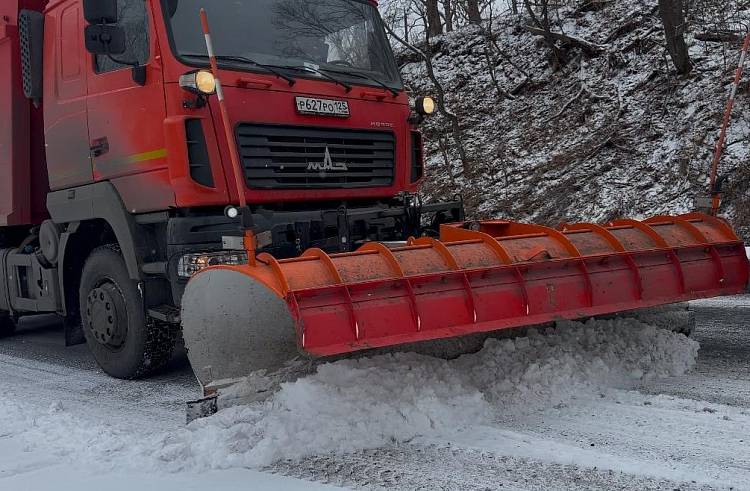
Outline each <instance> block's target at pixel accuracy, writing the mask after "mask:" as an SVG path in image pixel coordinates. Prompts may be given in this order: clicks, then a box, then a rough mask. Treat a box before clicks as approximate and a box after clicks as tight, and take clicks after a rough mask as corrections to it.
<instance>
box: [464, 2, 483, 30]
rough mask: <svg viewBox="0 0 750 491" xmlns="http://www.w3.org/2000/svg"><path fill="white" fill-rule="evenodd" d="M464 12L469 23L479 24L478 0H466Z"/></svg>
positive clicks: (480, 15) (480, 19)
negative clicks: (467, 16)
mask: <svg viewBox="0 0 750 491" xmlns="http://www.w3.org/2000/svg"><path fill="white" fill-rule="evenodd" d="M466 13H467V14H468V15H469V22H470V23H471V24H477V25H478V24H481V23H482V14H481V12H480V11H479V0H466Z"/></svg>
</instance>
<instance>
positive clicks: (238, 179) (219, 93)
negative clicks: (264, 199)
mask: <svg viewBox="0 0 750 491" xmlns="http://www.w3.org/2000/svg"><path fill="white" fill-rule="evenodd" d="M201 25H202V26H203V35H204V36H205V38H206V50H207V51H208V59H209V61H210V63H211V73H212V74H213V76H214V79H215V80H216V97H217V98H218V99H219V109H220V110H221V120H222V122H223V124H224V133H225V135H226V138H227V146H228V147H229V156H230V158H231V159H232V170H233V171H234V181H235V183H236V185H237V195H238V196H239V203H240V207H242V208H244V207H245V206H247V200H246V199H245V186H244V182H245V180H244V178H243V177H242V170H241V169H240V156H239V154H238V153H237V145H235V143H234V135H233V134H232V122H231V121H230V119H229V112H228V111H227V105H226V103H225V102H224V90H223V89H222V87H221V81H220V80H219V64H218V62H217V61H216V54H215V53H214V45H213V42H212V41H211V31H210V29H209V28H208V15H207V14H206V10H205V9H201Z"/></svg>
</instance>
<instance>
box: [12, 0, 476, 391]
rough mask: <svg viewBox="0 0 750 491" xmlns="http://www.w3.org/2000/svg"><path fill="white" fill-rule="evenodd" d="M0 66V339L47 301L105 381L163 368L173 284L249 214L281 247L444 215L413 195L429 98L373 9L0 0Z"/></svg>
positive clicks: (264, 240) (234, 257)
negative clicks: (203, 16) (416, 94)
mask: <svg viewBox="0 0 750 491" xmlns="http://www.w3.org/2000/svg"><path fill="white" fill-rule="evenodd" d="M201 8H205V9H206V11H207V15H208V19H209V22H210V25H211V30H212V35H213V48H214V51H215V53H216V58H217V62H218V73H213V72H211V71H210V70H209V67H210V66H209V57H208V52H207V49H206V39H205V37H204V35H203V32H202V29H201V22H200V17H199V11H200V9H201ZM0 62H2V63H3V65H4V66H8V67H10V70H9V71H7V72H6V73H5V74H3V75H0V79H2V80H0V82H2V83H1V84H0V85H2V87H3V88H2V89H0V90H2V91H3V92H2V93H0V108H2V109H3V111H2V113H3V114H2V115H0V148H1V149H3V150H2V152H0V154H2V155H0V176H2V177H4V179H0V196H2V197H1V198H0V271H1V272H2V279H1V280H0V326H1V327H0V333H2V332H4V333H6V334H7V333H9V332H11V331H12V329H13V326H14V325H15V322H16V321H17V319H18V318H19V317H21V316H24V315H31V314H35V313H45V312H56V313H58V314H59V315H61V316H62V317H63V318H64V319H65V326H66V327H65V331H66V340H67V341H68V343H70V344H75V343H78V342H83V341H84V340H85V342H87V343H88V345H89V347H90V348H91V350H92V352H93V354H94V356H95V358H96V359H97V361H98V362H99V364H100V365H101V366H102V368H103V369H104V370H105V371H106V372H107V373H109V374H111V375H113V376H116V377H121V378H133V377H138V376H142V375H144V374H146V373H149V372H150V371H152V370H154V369H156V368H158V367H160V366H161V365H163V364H164V363H165V361H166V360H168V359H169V356H170V354H171V351H172V347H173V346H174V343H175V341H176V339H177V338H178V337H179V306H180V300H181V297H182V292H183V290H184V287H185V284H186V282H187V280H188V279H189V278H190V277H191V275H193V274H194V273H196V272H197V271H200V270H201V269H202V268H204V267H206V266H209V265H214V264H236V263H238V262H242V261H246V260H247V253H245V252H244V251H241V250H235V249H233V248H232V247H228V246H227V244H228V243H230V242H231V241H228V240H227V238H228V237H232V236H233V235H237V233H238V232H241V230H242V228H243V227H247V226H248V223H251V224H252V227H253V230H254V232H255V233H256V236H257V237H259V241H258V251H257V252H268V253H271V254H272V255H274V256H275V257H279V258H284V257H294V256H296V255H299V254H300V253H301V252H302V251H304V250H305V249H307V248H310V247H317V248H320V249H323V250H325V251H327V252H347V251H351V250H353V249H355V248H357V247H358V246H359V245H361V244H363V243H365V242H367V241H372V240H378V241H402V240H405V239H406V238H408V237H409V236H412V235H414V236H417V235H422V234H426V233H431V230H432V229H434V227H435V226H436V225H437V224H439V223H441V222H445V221H455V220H459V219H462V210H461V205H460V203H458V202H456V203H446V204H439V205H431V206H426V205H425V206H423V205H421V203H420V201H419V200H418V198H417V195H416V193H417V191H418V189H419V186H420V184H421V181H422V179H423V177H424V171H423V151H422V139H421V134H420V132H419V128H418V126H419V123H420V122H421V120H422V118H423V117H424V116H425V115H426V114H428V113H429V112H431V110H432V105H431V101H430V100H429V99H424V98H418V101H419V103H418V104H412V103H411V102H410V100H411V99H413V98H410V96H409V94H407V93H406V91H405V90H404V87H403V83H402V81H401V79H400V76H399V72H398V66H397V64H396V62H395V58H394V55H393V53H392V51H391V48H390V46H389V43H388V40H387V37H386V34H385V31H384V27H383V23H382V20H381V19H380V17H379V14H378V10H377V5H376V4H375V3H374V2H371V1H364V0H319V1H312V0H235V1H232V2H228V1H212V2H204V1H201V0H96V1H93V0H85V1H82V0H49V1H42V0H0ZM215 79H220V80H221V88H222V89H223V95H224V98H225V101H226V107H227V111H228V115H229V123H230V128H229V129H230V131H229V132H226V131H225V127H224V123H223V120H222V117H221V110H220V107H219V105H218V100H217V97H216V96H215V95H214V90H215V84H214V85H212V81H213V82H215ZM227 134H230V135H231V137H230V138H227ZM233 149H234V150H236V152H237V155H238V156H239V167H240V169H239V171H240V172H238V173H235V172H234V171H235V168H233V162H232V159H231V158H230V156H231V152H232V150H233ZM235 174H238V175H240V176H241V178H242V182H237V181H236V180H235V178H234V176H235ZM240 193H241V194H243V195H244V196H243V197H244V201H246V202H247V207H246V209H243V210H242V213H241V214H238V213H232V212H227V209H230V210H231V209H232V207H233V206H236V205H237V204H238V203H240V202H242V201H243V200H242V199H241V196H240ZM228 207H229V208H228ZM238 215H241V218H242V220H241V219H240V216H238ZM243 254H244V255H243Z"/></svg>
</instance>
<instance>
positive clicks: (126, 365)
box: [79, 245, 177, 379]
mask: <svg viewBox="0 0 750 491" xmlns="http://www.w3.org/2000/svg"><path fill="white" fill-rule="evenodd" d="M79 301H80V306H81V322H82V326H83V332H84V336H85V337H86V344H88V347H89V350H91V353H92V354H93V355H94V359H96V362H97V363H98V364H99V366H100V367H101V368H102V370H104V371H105V372H106V373H107V374H108V375H110V376H112V377H115V378H120V379H134V378H139V377H142V376H144V375H147V374H148V373H150V372H153V371H154V370H157V369H159V368H161V367H163V366H164V365H165V364H166V363H167V362H168V361H169V360H170V358H171V357H172V351H173V349H174V345H175V342H176V338H177V330H176V329H174V328H173V327H172V326H169V325H166V324H162V323H157V322H155V321H153V320H152V319H149V318H147V316H146V314H145V309H144V306H143V298H142V295H141V293H140V291H139V289H138V285H137V283H136V282H135V281H133V280H132V279H131V278H130V275H129V274H128V270H127V267H126V266H125V260H124V259H123V257H122V254H121V253H120V249H119V248H118V247H117V246H114V245H107V246H103V247H99V248H97V249H95V250H94V251H93V252H92V253H91V255H90V256H89V257H88V259H87V260H86V264H85V265H84V267H83V273H82V275H81V287H80V291H79Z"/></svg>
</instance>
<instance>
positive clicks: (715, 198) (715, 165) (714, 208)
mask: <svg viewBox="0 0 750 491" xmlns="http://www.w3.org/2000/svg"><path fill="white" fill-rule="evenodd" d="M749 48H750V32H749V33H748V34H747V35H746V36H745V42H744V43H743V45H742V54H741V55H740V63H739V65H738V66H737V72H736V73H735V75H734V82H732V91H731V94H730V95H729V101H728V102H727V109H726V111H724V121H723V122H722V125H721V133H719V141H717V142H716V149H715V151H714V160H713V162H712V163H711V215H714V216H716V215H717V214H718V213H719V205H721V193H720V192H719V190H718V189H716V179H717V178H718V172H719V163H720V162H721V156H722V153H723V152H724V144H725V143H726V139H727V129H728V128H729V123H730V121H731V119H732V109H734V99H735V96H736V95H737V87H738V86H739V84H740V80H741V79H742V72H743V70H744V68H745V60H746V59H747V52H748V49H749Z"/></svg>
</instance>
